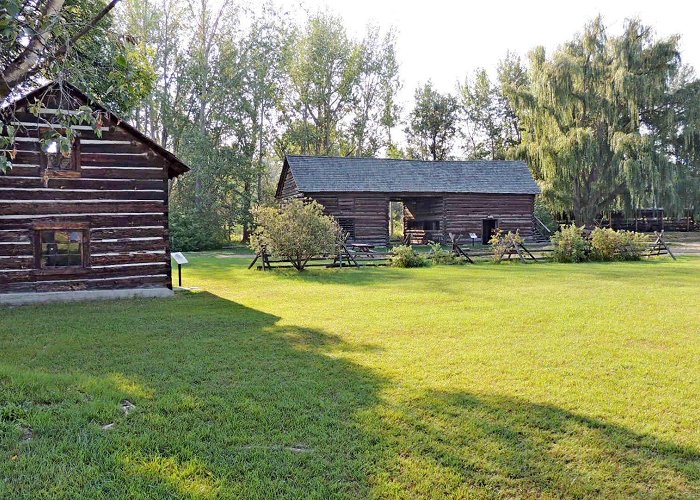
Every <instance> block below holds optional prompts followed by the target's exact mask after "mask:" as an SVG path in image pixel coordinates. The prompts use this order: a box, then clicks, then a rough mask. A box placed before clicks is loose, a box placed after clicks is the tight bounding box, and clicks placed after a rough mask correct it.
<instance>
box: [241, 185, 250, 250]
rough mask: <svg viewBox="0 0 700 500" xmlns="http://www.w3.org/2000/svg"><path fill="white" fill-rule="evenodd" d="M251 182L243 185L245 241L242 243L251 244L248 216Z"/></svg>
mask: <svg viewBox="0 0 700 500" xmlns="http://www.w3.org/2000/svg"><path fill="white" fill-rule="evenodd" d="M250 198H251V193H250V181H249V180H246V181H245V183H244V184H243V216H244V219H243V239H242V243H248V242H250V223H249V220H248V216H249V214H250Z"/></svg>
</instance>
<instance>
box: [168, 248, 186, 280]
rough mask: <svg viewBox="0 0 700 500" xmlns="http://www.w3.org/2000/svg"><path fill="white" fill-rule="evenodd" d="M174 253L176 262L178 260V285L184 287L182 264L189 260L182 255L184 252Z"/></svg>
mask: <svg viewBox="0 0 700 500" xmlns="http://www.w3.org/2000/svg"><path fill="white" fill-rule="evenodd" d="M172 255H173V259H175V262H177V286H179V287H182V265H183V264H188V263H189V261H188V260H187V258H186V257H185V256H184V255H182V252H175V253H173V254H172Z"/></svg>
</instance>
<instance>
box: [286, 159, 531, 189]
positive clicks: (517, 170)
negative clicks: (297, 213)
mask: <svg viewBox="0 0 700 500" xmlns="http://www.w3.org/2000/svg"><path fill="white" fill-rule="evenodd" d="M286 165H288V166H289V169H291V173H292V176H293V177H294V180H295V182H296V185H297V187H298V189H299V191H300V192H302V193H319V192H382V193H410V192H414V193H418V192H421V193H496V194H539V193H540V189H539V187H538V186H537V183H536V182H535V180H534V179H533V177H532V174H531V173H530V169H529V168H528V166H527V164H526V163H525V162H524V161H500V160H498V161H481V160H480V161H421V160H392V159H382V158H342V157H324V156H287V157H286V158H285V166H286Z"/></svg>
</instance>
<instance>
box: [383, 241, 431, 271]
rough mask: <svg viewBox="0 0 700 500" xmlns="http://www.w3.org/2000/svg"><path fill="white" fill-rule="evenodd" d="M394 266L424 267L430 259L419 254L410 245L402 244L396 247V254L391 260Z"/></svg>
mask: <svg viewBox="0 0 700 500" xmlns="http://www.w3.org/2000/svg"><path fill="white" fill-rule="evenodd" d="M389 262H390V265H391V266H392V267H423V266H427V265H428V261H427V260H426V259H425V257H423V256H422V255H420V254H418V253H417V252H416V251H415V250H414V249H413V247H412V246H410V245H400V246H398V247H395V248H394V255H393V256H392V257H391V260H390V261H389Z"/></svg>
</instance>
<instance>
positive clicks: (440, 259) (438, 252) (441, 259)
mask: <svg viewBox="0 0 700 500" xmlns="http://www.w3.org/2000/svg"><path fill="white" fill-rule="evenodd" d="M428 258H429V259H430V260H431V261H432V262H433V263H434V264H444V265H448V266H450V265H456V264H465V263H466V262H467V259H465V258H464V257H462V256H457V255H455V254H454V253H453V252H451V251H449V250H445V249H444V248H443V247H442V245H441V244H440V243H431V244H430V253H429V254H428Z"/></svg>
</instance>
